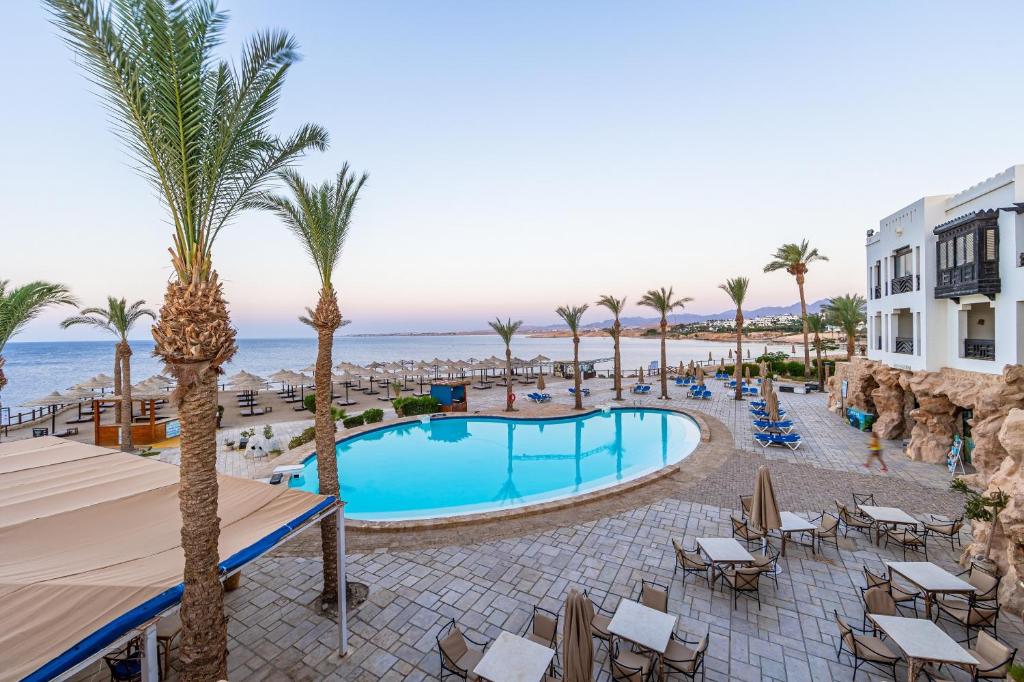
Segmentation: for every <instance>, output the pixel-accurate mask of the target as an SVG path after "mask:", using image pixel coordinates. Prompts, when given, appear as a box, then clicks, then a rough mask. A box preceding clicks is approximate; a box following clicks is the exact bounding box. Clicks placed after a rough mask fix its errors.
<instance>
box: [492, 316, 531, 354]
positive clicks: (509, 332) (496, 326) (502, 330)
mask: <svg viewBox="0 0 1024 682" xmlns="http://www.w3.org/2000/svg"><path fill="white" fill-rule="evenodd" d="M487 324H489V325H490V326H491V329H493V330H494V333H496V334H497V335H498V336H500V337H501V340H502V341H504V342H505V346H506V347H508V346H509V345H510V344H511V343H512V337H513V336H515V334H516V332H517V331H519V328H520V327H522V326H523V321H522V320H516V321H514V322H513V321H512V318H511V317H510V318H508V320H506V321H505V322H502V321H501V318H500V317H497V318H495V319H494V320H493V321H491V322H488V323H487Z"/></svg>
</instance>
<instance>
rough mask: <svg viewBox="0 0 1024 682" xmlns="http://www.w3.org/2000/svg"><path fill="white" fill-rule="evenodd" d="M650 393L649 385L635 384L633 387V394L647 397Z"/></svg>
mask: <svg viewBox="0 0 1024 682" xmlns="http://www.w3.org/2000/svg"><path fill="white" fill-rule="evenodd" d="M650 392H651V385H650V384H636V385H635V386H633V393H635V394H637V395H647V394H648V393H650Z"/></svg>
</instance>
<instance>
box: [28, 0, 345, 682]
mask: <svg viewBox="0 0 1024 682" xmlns="http://www.w3.org/2000/svg"><path fill="white" fill-rule="evenodd" d="M46 4H47V5H48V6H49V8H50V10H51V12H52V18H53V22H54V24H55V25H56V26H57V28H58V29H59V30H60V31H61V32H62V33H63V35H64V39H65V41H66V42H67V43H68V44H69V45H70V47H71V48H72V50H73V51H74V52H75V54H76V55H77V57H78V58H79V59H80V61H81V63H82V64H83V66H84V68H85V70H86V72H87V73H88V75H89V76H91V78H92V80H93V81H94V83H95V84H96V85H97V86H98V88H97V89H98V90H99V92H101V93H103V95H104V99H105V102H106V104H107V106H108V109H109V111H110V112H111V115H112V116H113V118H114V123H115V127H116V129H117V132H118V134H119V136H120V137H121V139H122V141H123V142H124V143H125V144H126V146H127V147H128V149H129V151H130V152H131V153H133V154H134V155H135V157H136V162H137V164H138V167H139V168H140V170H141V171H142V174H143V175H144V176H145V177H146V179H148V180H149V181H150V182H151V183H152V185H153V187H154V189H155V190H156V192H157V194H158V196H160V198H161V199H162V200H163V203H164V204H165V206H166V208H167V211H168V215H167V218H168V219H169V222H170V224H171V225H173V233H172V242H171V249H170V253H171V263H172V265H173V268H174V273H173V277H172V278H171V280H170V281H169V282H168V284H167V289H166V292H165V295H164V304H163V307H162V308H161V310H160V317H159V320H158V321H157V323H156V325H154V326H153V338H154V340H155V341H156V348H155V353H156V355H157V356H158V357H160V358H161V359H162V360H163V361H164V363H165V364H166V366H167V371H169V372H170V373H171V374H172V375H173V376H174V377H175V379H176V380H177V384H178V388H177V390H176V392H175V394H174V399H175V402H176V403H177V408H178V417H179V420H180V422H181V466H180V476H181V486H180V488H179V501H180V506H181V516H182V528H181V540H182V548H183V550H184V555H185V556H184V559H185V570H184V576H183V577H184V592H183V594H182V597H181V611H180V615H181V624H182V634H181V643H180V647H179V659H180V660H181V663H182V673H181V678H182V680H185V681H186V682H191V681H193V680H203V681H205V680H212V679H225V678H226V677H227V648H226V644H227V628H226V624H225V619H224V595H223V590H222V589H221V586H220V571H219V569H218V551H217V542H218V538H219V537H220V522H219V519H218V517H217V469H216V456H217V409H216V407H217V377H218V376H219V375H220V374H221V373H222V371H223V370H222V366H223V365H224V363H226V362H227V361H229V360H230V359H231V357H232V356H233V355H234V354H235V350H236V346H235V330H234V329H233V328H232V326H231V320H230V316H229V313H228V307H227V302H226V301H225V300H224V294H223V289H222V287H221V284H220V281H219V278H218V275H217V271H216V269H215V267H214V263H213V245H214V242H215V241H216V238H217V236H218V235H219V234H220V231H221V229H223V228H224V226H225V225H227V224H228V223H230V222H231V220H232V219H233V218H235V217H236V216H237V215H238V213H239V212H240V211H241V210H243V209H245V208H246V207H247V206H248V205H249V203H250V200H251V199H252V198H253V197H254V195H255V194H256V193H257V192H258V191H259V190H260V188H261V187H262V186H263V185H264V184H265V183H266V182H267V181H269V180H270V179H271V178H272V177H273V176H274V174H275V173H276V172H278V171H279V170H281V169H283V168H285V167H287V166H289V165H290V164H292V163H293V162H294V161H295V160H296V159H297V158H298V157H299V156H301V155H302V153H304V152H305V151H307V150H309V149H324V148H325V147H326V146H327V133H326V132H325V131H324V130H323V129H322V128H320V127H319V126H316V125H310V124H307V125H304V126H302V127H301V128H299V129H298V130H297V131H296V132H295V133H293V134H292V135H291V136H289V137H287V138H279V137H277V136H276V135H274V134H272V133H271V132H270V122H271V119H272V117H273V114H274V112H275V110H276V108H277V105H278V102H279V99H280V95H281V89H282V87H283V85H284V82H285V78H286V76H287V74H288V70H289V69H290V68H291V66H292V64H293V63H295V61H296V60H297V59H298V46H297V44H296V42H295V40H294V38H292V37H291V36H290V35H289V34H288V33H286V32H284V31H264V32H261V33H259V34H257V35H256V36H254V37H253V38H251V39H250V40H248V41H246V42H245V43H244V46H243V48H242V57H241V61H240V63H239V64H238V65H237V66H233V65H232V64H230V63H229V62H227V61H221V60H219V59H218V58H217V56H216V55H215V53H214V51H215V50H216V48H217V47H218V46H219V45H220V44H221V43H222V42H223V39H224V33H225V26H226V23H227V15H226V14H225V13H223V12H221V11H219V10H217V8H216V6H215V5H214V4H213V2H211V1H209V0H117V1H116V2H110V3H109V4H107V5H105V6H104V5H101V4H100V2H99V0H46Z"/></svg>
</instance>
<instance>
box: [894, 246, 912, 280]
mask: <svg viewBox="0 0 1024 682" xmlns="http://www.w3.org/2000/svg"><path fill="white" fill-rule="evenodd" d="M910 259H911V251H910V247H909V246H908V247H904V248H903V249H900V250H899V251H897V252H896V255H894V256H893V257H892V271H893V277H903V276H904V275H909V274H910Z"/></svg>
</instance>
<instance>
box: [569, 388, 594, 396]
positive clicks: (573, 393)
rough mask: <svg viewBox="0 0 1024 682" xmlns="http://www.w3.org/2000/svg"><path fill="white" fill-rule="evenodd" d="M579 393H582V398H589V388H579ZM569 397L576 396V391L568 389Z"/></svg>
mask: <svg viewBox="0 0 1024 682" xmlns="http://www.w3.org/2000/svg"><path fill="white" fill-rule="evenodd" d="M580 393H582V394H583V395H584V396H589V395H590V389H589V388H581V389H580ZM569 395H576V389H575V388H570V389H569Z"/></svg>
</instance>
